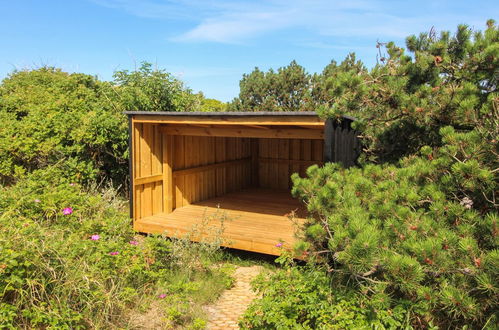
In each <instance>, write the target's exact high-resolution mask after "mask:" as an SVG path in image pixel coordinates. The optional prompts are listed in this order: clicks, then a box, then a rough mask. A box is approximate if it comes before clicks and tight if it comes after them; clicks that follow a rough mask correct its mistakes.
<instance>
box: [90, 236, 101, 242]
mask: <svg viewBox="0 0 499 330" xmlns="http://www.w3.org/2000/svg"><path fill="white" fill-rule="evenodd" d="M90 239H91V240H92V241H98V240H99V239H100V236H99V235H92V236H90Z"/></svg>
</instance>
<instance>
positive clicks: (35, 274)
mask: <svg viewBox="0 0 499 330" xmlns="http://www.w3.org/2000/svg"><path fill="white" fill-rule="evenodd" d="M64 174H65V172H64V171H63V170H61V169H60V168H57V167H48V168H46V169H43V170H36V171H34V172H32V173H31V174H29V175H26V176H25V177H24V178H23V179H20V180H19V181H18V182H17V184H15V185H14V186H11V187H2V188H0V328H46V327H52V328H111V327H120V328H123V327H127V326H128V325H129V322H131V321H130V320H131V319H132V318H131V315H136V314H140V313H141V312H140V308H145V309H146V310H147V309H148V308H149V307H148V306H150V305H151V304H156V305H158V306H159V307H158V312H157V314H158V318H160V319H161V318H163V319H164V320H166V314H167V307H168V308H176V309H181V307H180V306H184V307H182V308H183V309H181V310H182V311H184V312H185V313H184V315H183V317H182V318H181V319H179V320H172V321H175V322H177V323H180V324H184V325H189V324H190V323H193V324H201V323H202V321H201V320H202V319H203V318H204V315H203V314H202V313H201V312H199V310H200V307H198V305H200V304H203V303H207V302H208V301H210V300H213V299H214V298H215V297H216V296H217V295H218V294H219V292H220V291H222V290H223V289H225V288H226V287H227V286H229V285H230V281H229V280H228V278H229V275H230V274H229V273H228V272H226V271H225V270H222V269H219V268H212V267H211V264H210V260H207V259H206V258H205V259H203V260H202V262H200V264H202V265H203V267H201V268H200V267H198V268H195V269H190V270H187V269H185V267H184V265H183V264H179V263H178V260H179V257H177V256H176V255H175V254H174V250H175V249H174V244H175V243H172V242H171V241H168V240H165V239H164V238H162V237H153V236H151V237H137V236H136V233H134V232H133V230H132V226H131V223H130V219H129V218H128V214H127V210H126V203H125V202H124V201H122V200H121V199H120V198H119V197H117V195H116V191H115V190H114V189H112V188H106V189H104V190H102V191H101V190H97V189H96V188H85V187H83V186H81V185H79V184H74V183H72V182H71V181H69V180H68V179H66V178H65V177H64ZM69 208H71V209H69ZM95 235H98V236H95ZM194 250H195V249H194V248H193V249H192V251H194ZM196 251H197V252H198V255H193V258H194V257H195V258H202V257H201V256H202V253H201V252H202V251H200V249H199V248H198V249H196ZM183 253H184V254H183V255H182V258H185V259H186V260H187V258H188V257H187V256H186V255H185V254H186V252H185V251H183ZM216 257H217V256H213V258H214V259H216ZM191 259H192V258H191ZM181 260H183V259H181ZM204 288H209V290H208V291H207V290H205V289H204ZM163 293H168V297H167V299H163V298H162V297H159V295H160V294H163ZM158 297H159V298H158ZM200 297H202V299H201V298H200ZM172 301H175V302H177V303H176V304H172ZM142 306H143V307H142ZM164 320H163V322H164ZM163 325H164V324H163Z"/></svg>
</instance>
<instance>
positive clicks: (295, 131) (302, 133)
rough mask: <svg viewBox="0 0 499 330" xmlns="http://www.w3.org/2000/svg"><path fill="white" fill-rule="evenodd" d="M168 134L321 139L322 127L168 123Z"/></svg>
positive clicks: (165, 131)
mask: <svg viewBox="0 0 499 330" xmlns="http://www.w3.org/2000/svg"><path fill="white" fill-rule="evenodd" d="M163 132H164V133H165V134H168V135H189V136H222V137H238V138H269V139H315V140H323V139H324V132H323V130H322V129H307V128H273V129H264V128H253V127H234V128H233V127H218V126H217V127H216V126H213V127H197V126H193V125H184V126H178V125H175V126H173V125H169V126H164V127H163Z"/></svg>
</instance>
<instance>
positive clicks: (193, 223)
mask: <svg viewBox="0 0 499 330" xmlns="http://www.w3.org/2000/svg"><path fill="white" fill-rule="evenodd" d="M217 206H220V208H217ZM217 212H218V213H217ZM291 212H295V214H296V216H295V217H294V218H293V220H291V219H290V218H289V217H288V215H289V214H290V213H291ZM215 214H218V215H219V216H220V217H218V218H216V217H215V216H214V215H215ZM305 214H306V212H305V209H304V207H303V206H302V205H301V204H300V202H299V201H298V200H296V199H294V198H292V197H291V196H290V194H289V192H281V191H275V190H268V189H246V190H243V191H237V192H232V193H229V194H225V195H222V196H220V197H215V198H210V199H207V200H205V201H201V202H196V203H193V204H190V205H186V206H183V207H180V208H177V209H175V210H174V211H173V212H172V213H169V214H164V213H162V214H158V215H154V216H149V217H146V218H142V219H140V220H138V221H136V222H135V224H134V228H135V229H136V230H137V231H140V232H145V233H161V234H166V235H167V236H169V237H184V236H186V235H189V238H190V239H191V240H193V241H200V240H209V239H213V237H214V235H216V236H220V235H219V234H216V233H217V232H219V230H220V226H221V220H220V218H221V217H222V215H225V216H226V219H227V220H225V221H223V226H224V231H223V233H222V234H221V238H222V239H223V242H222V246H226V247H230V248H235V249H242V250H248V251H253V252H260V253H266V254H273V255H279V254H280V252H281V251H282V248H277V247H276V246H275V245H276V244H277V243H279V242H281V241H282V242H284V247H287V248H291V247H292V245H293V244H294V242H295V241H296V238H295V232H296V231H297V230H299V228H298V227H299V226H300V225H301V224H303V222H304V221H305V220H304V217H305ZM204 215H205V216H206V217H207V218H208V219H209V220H205V221H203V216H204ZM203 223H204V224H205V225H204V226H203V225H202V224H203ZM194 228H197V230H194V231H193V229H194Z"/></svg>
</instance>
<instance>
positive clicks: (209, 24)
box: [92, 0, 474, 44]
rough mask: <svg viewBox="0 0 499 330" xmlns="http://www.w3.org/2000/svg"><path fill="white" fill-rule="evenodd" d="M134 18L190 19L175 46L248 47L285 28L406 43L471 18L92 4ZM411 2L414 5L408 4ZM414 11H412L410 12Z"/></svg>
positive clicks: (127, 0) (192, 4)
mask: <svg viewBox="0 0 499 330" xmlns="http://www.w3.org/2000/svg"><path fill="white" fill-rule="evenodd" d="M92 1H94V2H96V3H98V4H100V5H103V6H107V7H111V8H120V9H122V10H125V11H127V12H129V13H131V14H133V15H137V16H140V17H149V18H158V19H184V20H185V19H187V20H188V21H190V22H192V27H191V28H190V29H188V30H187V31H185V32H183V33H181V34H180V35H177V36H174V37H171V38H170V39H171V40H172V41H176V42H217V43H233V44H238V43H244V42H247V41H248V40H251V39H252V38H257V37H259V36H262V35H265V34H269V33H273V32H276V31H280V30H284V29H291V28H293V29H303V30H304V31H308V32H309V33H310V36H311V40H312V39H314V36H315V37H317V38H320V37H321V36H341V37H382V38H403V37H405V36H407V35H409V34H411V33H414V32H415V31H424V30H428V29H429V28H430V27H431V26H432V25H433V24H435V22H438V23H439V24H441V27H440V28H451V27H453V26H455V24H456V20H460V19H461V20H460V21H459V22H465V21H466V22H469V20H470V18H469V17H462V18H460V17H457V16H456V15H453V14H452V12H449V13H447V14H445V13H442V12H438V6H439V4H438V3H436V2H432V1H429V2H423V3H422V2H417V3H416V2H414V3H410V4H408V3H406V2H398V1H389V0H388V1H381V0H374V1H364V0H352V1H339V0H269V1H256V0H255V1H242V0H239V1H230V0H219V1H215V0H207V1H202V0H163V1H161V0H144V1H134V0H92ZM409 2H412V1H409ZM408 7H413V8H414V10H413V11H408V10H407V8H408ZM473 23H474V22H473Z"/></svg>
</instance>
